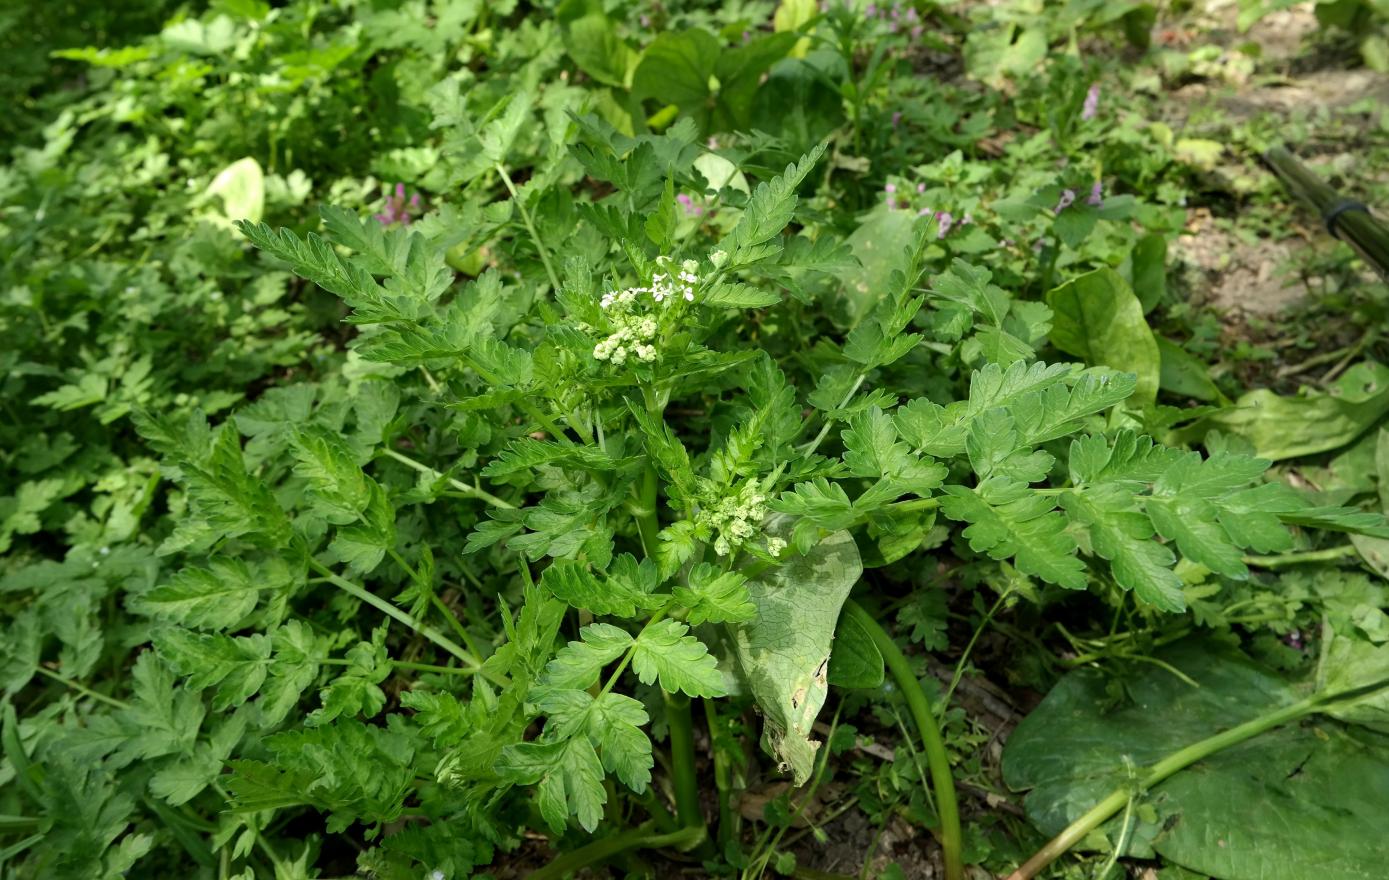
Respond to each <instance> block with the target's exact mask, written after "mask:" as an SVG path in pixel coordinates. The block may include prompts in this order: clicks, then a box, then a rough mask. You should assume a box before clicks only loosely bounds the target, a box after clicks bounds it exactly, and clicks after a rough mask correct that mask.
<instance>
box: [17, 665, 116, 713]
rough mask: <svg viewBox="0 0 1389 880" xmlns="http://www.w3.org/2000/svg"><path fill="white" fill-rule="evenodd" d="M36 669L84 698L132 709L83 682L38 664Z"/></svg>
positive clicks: (35, 666)
mask: <svg viewBox="0 0 1389 880" xmlns="http://www.w3.org/2000/svg"><path fill="white" fill-rule="evenodd" d="M34 669H35V670H36V671H37V672H38V673H39V674H40V675H46V676H48V677H49V678H51V679H53V680H54V681H56V682H59V683H61V684H64V685H66V686H67V687H70V688H72V689H73V690H75V691H77V692H78V693H79V694H82V695H83V696H84V697H91V698H92V699H93V700H98V701H100V702H102V703H105V704H106V705H108V706H111V707H113V708H116V709H129V708H130V704H129V703H127V702H124V701H123V700H118V699H116V698H115V697H108V696H106V695H105V694H103V693H99V692H97V691H94V690H92V689H91V688H89V687H87V686H86V685H84V684H82V683H81V682H79V681H75V680H73V679H71V678H68V677H67V676H65V675H61V674H59V673H57V672H54V671H53V670H51V669H47V668H45V667H43V666H40V665H38V664H35V665H34Z"/></svg>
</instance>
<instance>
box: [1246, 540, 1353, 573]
mask: <svg viewBox="0 0 1389 880" xmlns="http://www.w3.org/2000/svg"><path fill="white" fill-rule="evenodd" d="M1357 552H1359V551H1357V550H1356V549H1355V545H1354V544H1342V545H1341V546H1339V547H1328V548H1326V549H1325V550H1304V551H1302V552H1300V553H1280V554H1278V555H1276V556H1246V557H1244V564H1245V565H1252V566H1255V567H1256V568H1283V567H1284V566H1288V565H1301V564H1302V563H1304V562H1330V561H1332V560H1335V559H1343V558H1345V557H1347V556H1354V555H1355V554H1356V553H1357Z"/></svg>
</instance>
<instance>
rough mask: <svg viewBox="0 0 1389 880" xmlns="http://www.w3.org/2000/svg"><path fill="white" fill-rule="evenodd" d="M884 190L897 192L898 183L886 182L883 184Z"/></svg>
mask: <svg viewBox="0 0 1389 880" xmlns="http://www.w3.org/2000/svg"><path fill="white" fill-rule="evenodd" d="M883 192H885V193H895V192H897V184H895V183H887V184H884V185H883Z"/></svg>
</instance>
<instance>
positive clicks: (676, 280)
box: [593, 257, 699, 364]
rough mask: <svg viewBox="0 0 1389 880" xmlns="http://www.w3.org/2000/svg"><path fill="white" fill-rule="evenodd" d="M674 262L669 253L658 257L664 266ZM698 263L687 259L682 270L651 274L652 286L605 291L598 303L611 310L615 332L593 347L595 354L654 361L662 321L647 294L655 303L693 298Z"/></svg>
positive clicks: (615, 360) (612, 358)
mask: <svg viewBox="0 0 1389 880" xmlns="http://www.w3.org/2000/svg"><path fill="white" fill-rule="evenodd" d="M670 262H672V261H671V259H670V258H669V257H657V258H656V263H657V265H659V266H661V267H663V268H664V267H665V266H666V264H668V263H670ZM698 268H699V264H698V263H696V262H695V261H694V260H686V261H685V262H683V263H681V264H680V269H679V271H673V270H668V271H666V272H658V273H656V274H655V275H653V276H651V286H650V287H629V288H627V289H626V290H622V291H617V290H610V291H608V292H607V293H605V294H603V298H602V299H601V300H599V301H598V305H599V306H600V307H601V308H602V309H603V311H605V312H607V313H608V320H609V321H610V322H611V323H612V326H613V332H612V333H610V334H608V336H607V338H605V339H603V340H601V341H600V342H599V343H598V344H597V345H595V346H594V347H593V357H594V358H596V359H597V360H600V361H611V362H612V363H614V364H622V363H625V362H626V361H627V358H628V357H636V358H637V360H640V361H643V362H645V363H651V362H652V361H654V360H656V356H657V351H656V346H655V344H654V342H655V339H656V331H657V330H658V329H659V325H658V323H657V320H656V318H655V317H653V316H652V315H650V314H647V313H646V311H645V300H644V296H645V295H647V294H649V295H650V296H651V301H652V302H653V303H655V304H656V305H663V304H666V303H669V302H673V301H675V300H676V299H683V300H684V301H685V302H694V298H695V287H696V285H698V284H699V276H698V275H696V274H695V270H696V269H698Z"/></svg>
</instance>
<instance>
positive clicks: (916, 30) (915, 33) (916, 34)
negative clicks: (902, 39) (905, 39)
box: [912, 24, 926, 40]
mask: <svg viewBox="0 0 1389 880" xmlns="http://www.w3.org/2000/svg"><path fill="white" fill-rule="evenodd" d="M925 32H926V29H925V28H923V27H922V26H921V25H919V24H918V25H914V26H913V27H912V39H913V40H919V39H921V35H922V34H923V33H925Z"/></svg>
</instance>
